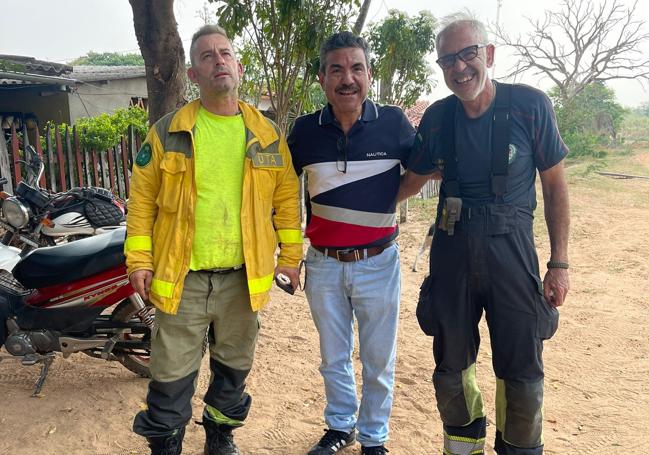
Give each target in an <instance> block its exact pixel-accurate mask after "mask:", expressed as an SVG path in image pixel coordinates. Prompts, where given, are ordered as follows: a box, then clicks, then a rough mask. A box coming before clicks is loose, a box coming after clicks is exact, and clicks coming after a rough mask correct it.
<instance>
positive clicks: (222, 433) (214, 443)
mask: <svg viewBox="0 0 649 455" xmlns="http://www.w3.org/2000/svg"><path fill="white" fill-rule="evenodd" d="M197 423H198V424H199V425H202V426H203V428H205V449H204V454H205V455H241V452H239V449H238V448H237V446H236V444H235V443H234V438H233V437H232V429H233V428H234V427H231V426H230V425H223V424H219V423H216V422H214V421H213V420H212V419H210V418H209V417H207V416H206V415H205V414H203V421H202V422H197Z"/></svg>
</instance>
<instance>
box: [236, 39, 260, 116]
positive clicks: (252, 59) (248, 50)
mask: <svg viewBox="0 0 649 455" xmlns="http://www.w3.org/2000/svg"><path fill="white" fill-rule="evenodd" d="M238 54H239V62H240V63H241V64H242V65H243V78H242V79H241V85H240V86H239V96H240V97H241V99H243V100H245V101H247V102H248V103H250V104H253V105H255V106H256V105H257V104H259V100H260V99H261V97H262V95H264V93H263V92H264V87H265V85H266V84H265V79H264V68H263V67H262V62H261V60H260V58H259V54H258V53H257V51H256V49H255V47H254V46H253V45H252V43H251V42H250V41H244V43H243V45H242V46H240V47H239V48H238Z"/></svg>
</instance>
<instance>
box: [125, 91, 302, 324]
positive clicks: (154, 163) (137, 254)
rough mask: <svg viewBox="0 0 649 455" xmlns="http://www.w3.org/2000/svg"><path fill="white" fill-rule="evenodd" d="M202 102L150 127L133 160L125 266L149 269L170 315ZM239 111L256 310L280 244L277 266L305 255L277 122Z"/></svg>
mask: <svg viewBox="0 0 649 455" xmlns="http://www.w3.org/2000/svg"><path fill="white" fill-rule="evenodd" d="M199 107H200V101H199V100H196V101H194V102H192V103H190V104H188V105H186V106H184V107H182V108H181V109H179V110H177V111H175V112H172V113H170V114H167V115H166V116H164V117H162V118H161V119H160V120H159V121H158V122H156V123H155V125H153V127H152V128H151V130H150V131H149V134H148V135H147V137H146V140H145V141H144V144H143V145H142V148H141V149H140V151H139V152H138V155H137V157H136V159H135V163H134V165H133V174H132V177H131V187H130V195H129V196H130V198H129V202H128V215H127V218H126V224H127V234H126V243H125V245H124V253H125V254H126V267H127V270H128V273H129V274H131V273H132V272H134V271H136V270H152V271H153V272H154V273H153V281H152V283H151V292H150V294H149V296H150V300H151V302H152V303H153V304H154V305H155V306H156V307H157V308H158V309H160V310H161V311H164V312H165V313H171V314H175V313H176V312H177V311H178V306H179V304H180V297H181V295H182V291H183V282H184V280H185V276H186V275H187V273H188V271H189V260H190V256H191V248H192V242H193V238H194V208H195V206H196V185H195V182H194V160H193V151H194V149H193V135H192V131H193V128H194V125H195V122H196V116H197V115H198V109H199ZM239 110H240V111H241V113H242V115H243V121H244V124H245V127H246V157H245V163H244V177H243V191H242V204H241V230H242V236H243V255H244V258H245V262H246V274H247V279H248V290H249V291H250V302H251V306H252V309H253V311H257V310H259V309H261V308H262V307H263V306H264V305H265V304H266V303H267V302H268V298H269V291H270V288H271V285H272V282H273V275H274V269H275V250H276V249H277V244H278V242H279V244H280V245H281V249H280V255H279V258H278V261H277V262H278V265H281V266H288V267H297V266H298V264H299V262H300V260H301V258H302V234H301V230H300V213H299V200H298V180H297V176H296V175H295V171H294V170H293V165H292V163H291V155H290V153H289V150H288V146H287V145H286V140H285V138H284V137H283V136H282V135H281V134H280V133H279V130H278V129H277V127H276V126H275V125H274V124H273V123H272V122H270V121H269V120H268V119H266V118H265V117H264V116H263V115H262V114H261V113H260V112H259V111H258V110H257V109H255V108H253V107H252V106H250V105H248V104H246V103H244V102H242V101H240V102H239ZM214 184H215V185H218V184H219V183H218V182H214ZM215 222H217V220H215Z"/></svg>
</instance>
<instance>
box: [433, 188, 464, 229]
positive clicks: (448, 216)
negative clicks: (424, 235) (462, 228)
mask: <svg viewBox="0 0 649 455" xmlns="http://www.w3.org/2000/svg"><path fill="white" fill-rule="evenodd" d="M461 213H462V199H460V198H459V197H447V198H445V199H444V207H443V208H442V216H441V217H440V220H439V226H438V227H439V228H440V229H441V230H442V231H446V233H447V234H448V235H453V234H454V233H455V223H457V222H458V221H460V214H461Z"/></svg>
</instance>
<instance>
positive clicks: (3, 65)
mask: <svg viewBox="0 0 649 455" xmlns="http://www.w3.org/2000/svg"><path fill="white" fill-rule="evenodd" d="M0 71H13V72H14V73H26V72H27V66H26V65H24V64H22V63H16V62H10V61H9V60H4V59H1V58H0Z"/></svg>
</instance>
